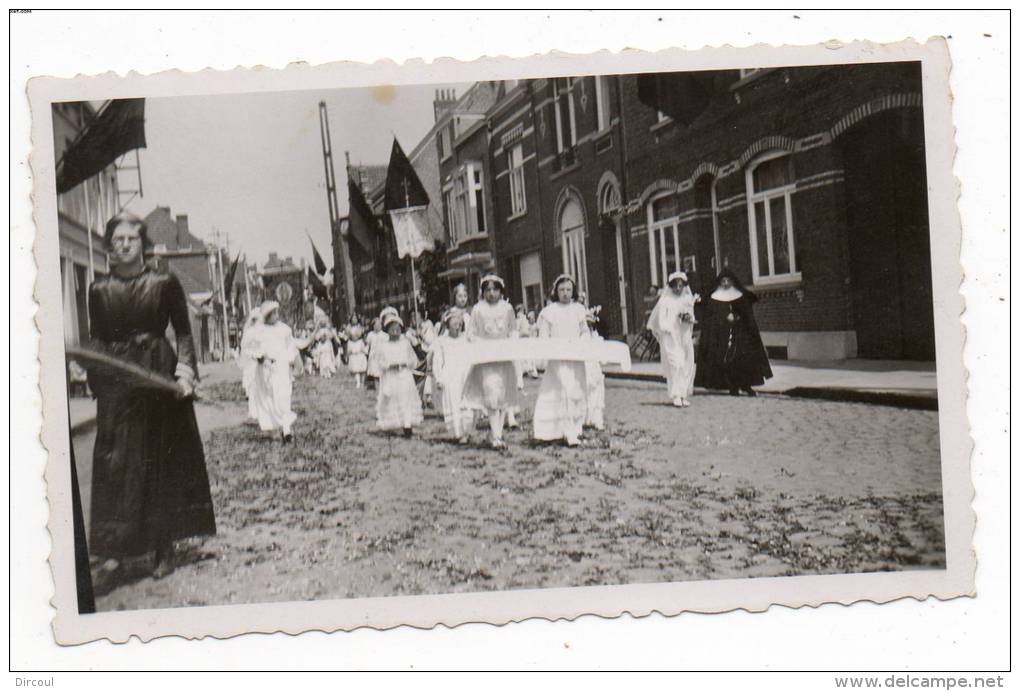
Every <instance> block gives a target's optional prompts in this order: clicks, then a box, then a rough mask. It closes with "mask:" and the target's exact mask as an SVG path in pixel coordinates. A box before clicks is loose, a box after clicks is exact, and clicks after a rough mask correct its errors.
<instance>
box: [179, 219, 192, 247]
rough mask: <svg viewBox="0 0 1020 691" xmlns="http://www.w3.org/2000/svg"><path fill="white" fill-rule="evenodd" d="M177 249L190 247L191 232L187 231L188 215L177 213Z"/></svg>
mask: <svg viewBox="0 0 1020 691" xmlns="http://www.w3.org/2000/svg"><path fill="white" fill-rule="evenodd" d="M176 249H179V250H189V249H191V234H190V233H188V215H187V214H177V248H176Z"/></svg>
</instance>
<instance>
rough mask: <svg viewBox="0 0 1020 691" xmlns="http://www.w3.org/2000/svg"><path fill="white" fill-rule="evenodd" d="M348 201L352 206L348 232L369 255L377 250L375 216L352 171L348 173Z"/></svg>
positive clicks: (348, 220) (348, 217) (349, 214)
mask: <svg viewBox="0 0 1020 691" xmlns="http://www.w3.org/2000/svg"><path fill="white" fill-rule="evenodd" d="M347 201H348V204H349V205H350V209H351V210H350V212H349V213H348V216H347V230H348V232H349V233H350V234H351V235H353V236H354V239H355V240H356V241H357V242H358V244H359V245H361V248H362V249H363V250H364V251H365V252H366V253H368V254H371V253H372V251H373V250H374V249H375V242H374V241H373V238H374V237H375V234H376V232H377V230H376V222H375V214H373V213H372V209H371V207H369V205H368V202H367V201H365V195H364V194H362V193H361V188H360V187H358V183H356V182H354V180H353V179H352V178H351V175H350V171H349V170H348V173H347Z"/></svg>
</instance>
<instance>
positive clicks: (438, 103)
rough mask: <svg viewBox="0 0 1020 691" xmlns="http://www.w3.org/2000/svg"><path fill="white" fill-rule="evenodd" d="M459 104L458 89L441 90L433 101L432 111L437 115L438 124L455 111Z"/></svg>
mask: <svg viewBox="0 0 1020 691" xmlns="http://www.w3.org/2000/svg"><path fill="white" fill-rule="evenodd" d="M456 104H457V91H456V89H439V90H438V91H436V96H435V100H433V101H432V111H433V113H434V114H435V117H436V122H439V120H440V119H441V118H442V117H443V116H444V115H446V114H447V113H448V112H450V111H451V110H453V107H454V106H455V105H456Z"/></svg>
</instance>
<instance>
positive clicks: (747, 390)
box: [744, 386, 758, 396]
mask: <svg viewBox="0 0 1020 691" xmlns="http://www.w3.org/2000/svg"><path fill="white" fill-rule="evenodd" d="M744 393H746V394H747V395H748V396H757V395H758V392H757V391H755V390H754V389H752V388H751V387H750V386H747V387H744Z"/></svg>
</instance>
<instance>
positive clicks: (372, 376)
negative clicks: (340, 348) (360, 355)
mask: <svg viewBox="0 0 1020 691" xmlns="http://www.w3.org/2000/svg"><path fill="white" fill-rule="evenodd" d="M385 340H386V334H385V333H383V325H382V318H381V317H377V318H375V319H373V320H372V330H371V331H369V332H368V335H367V336H366V337H365V346H366V348H367V351H368V369H367V370H365V373H366V376H367V382H368V384H367V386H368V388H369V389H374V388H375V385H376V382H378V381H379V372H377V371H376V370H375V369H374V368H373V367H372V348H374V347H375V346H376V344H377V343H379V342H381V341H385Z"/></svg>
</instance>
